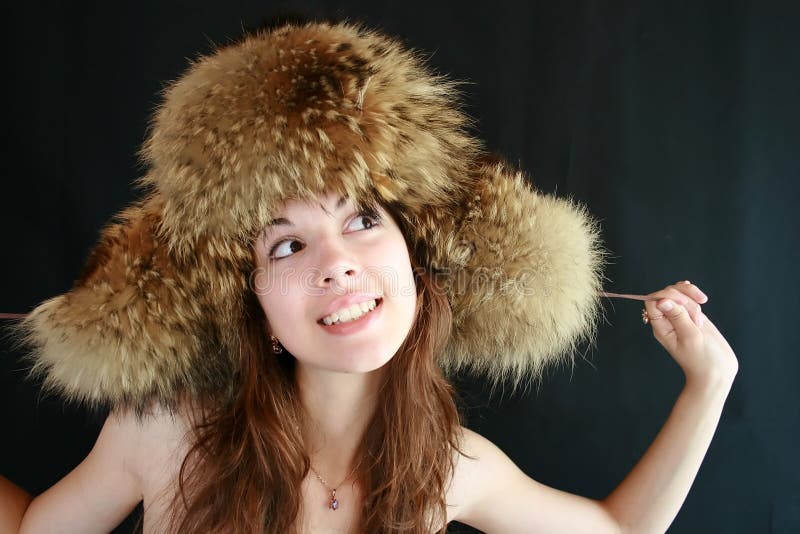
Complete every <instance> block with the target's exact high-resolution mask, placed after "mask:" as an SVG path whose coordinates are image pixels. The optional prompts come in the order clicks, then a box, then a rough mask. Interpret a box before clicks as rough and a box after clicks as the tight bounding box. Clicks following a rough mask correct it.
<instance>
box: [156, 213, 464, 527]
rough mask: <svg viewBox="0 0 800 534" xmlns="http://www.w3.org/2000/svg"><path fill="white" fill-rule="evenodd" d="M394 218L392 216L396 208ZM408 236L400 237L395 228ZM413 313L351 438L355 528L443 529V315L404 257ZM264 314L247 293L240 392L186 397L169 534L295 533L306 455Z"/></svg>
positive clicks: (449, 440) (446, 327)
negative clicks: (358, 494) (361, 427)
mask: <svg viewBox="0 0 800 534" xmlns="http://www.w3.org/2000/svg"><path fill="white" fill-rule="evenodd" d="M395 218H396V219H397V217H395ZM404 234H405V235H408V234H407V233H405V232H404ZM411 265H412V267H413V268H414V273H415V279H416V283H417V295H418V298H417V309H416V320H415V321H414V325H413V327H412V328H411V331H410V332H409V335H408V336H407V337H406V339H405V341H404V342H403V344H402V345H401V347H400V349H398V351H397V353H396V354H395V355H394V357H393V358H392V359H391V360H390V361H389V363H388V364H387V366H388V368H387V373H386V380H385V383H384V384H383V386H382V388H381V390H380V393H379V396H378V405H377V406H376V410H375V413H374V415H373V418H372V421H371V422H370V424H369V425H368V427H367V428H368V430H367V432H366V433H365V435H364V436H363V438H362V441H361V444H360V446H359V449H360V450H359V455H360V456H361V457H362V458H364V459H365V460H364V461H363V462H362V464H361V466H360V467H359V470H358V473H357V476H358V479H359V482H360V484H361V487H362V488H363V495H364V501H363V509H362V513H361V521H360V530H361V531H363V532H370V533H378V532H387V533H388V532H392V533H394V532H408V533H423V532H424V533H426V534H427V533H430V532H431V531H432V530H434V529H435V528H439V527H442V531H444V530H446V525H445V522H446V502H445V493H446V485H447V483H448V482H449V481H450V479H451V476H452V474H453V470H454V456H453V455H454V451H459V450H460V442H459V436H460V433H459V425H460V415H459V412H458V409H457V405H456V402H455V395H454V391H453V389H452V386H451V385H450V384H449V383H448V382H447V380H446V379H445V378H444V376H443V375H442V373H441V370H440V369H439V367H438V366H437V364H436V361H435V358H436V355H437V354H439V353H440V352H441V351H442V350H443V349H444V345H445V343H446V341H447V338H448V336H449V334H450V331H451V321H452V312H451V310H450V306H449V303H448V301H447V297H446V295H445V294H444V292H443V291H442V289H441V288H440V287H439V286H438V284H437V282H436V279H435V278H434V277H433V276H432V275H431V274H429V273H428V272H426V271H425V270H424V269H422V268H420V266H419V264H418V263H417V261H416V260H415V259H414V257H413V255H412V260H411ZM265 325H266V318H265V315H264V312H263V309H262V308H261V306H260V304H259V302H258V300H257V298H256V297H255V295H254V294H253V293H250V294H249V295H248V297H247V302H246V318H245V320H244V321H243V324H242V326H241V329H242V330H241V336H240V338H241V340H242V344H241V349H240V358H241V372H240V377H239V384H238V387H239V390H238V393H237V395H236V396H235V398H234V399H233V400H232V401H230V402H226V403H221V404H216V405H215V404H211V403H203V405H202V406H200V405H199V403H192V404H193V406H190V409H189V412H190V414H195V415H194V416H191V419H192V427H193V429H194V438H195V440H194V443H193V445H192V447H191V448H190V450H189V453H188V454H187V456H186V458H185V459H184V461H183V463H182V465H181V470H180V476H179V491H178V492H176V494H175V496H174V499H173V501H172V503H171V507H170V512H171V515H170V518H169V522H170V523H169V529H170V531H175V532H235V533H244V532H252V533H256V532H257V533H262V532H270V533H281V534H283V533H287V532H297V531H298V529H299V525H298V524H297V522H296V520H298V519H299V512H300V510H301V505H302V503H301V493H300V488H301V482H302V481H303V479H304V478H305V476H306V475H307V473H308V472H309V467H310V460H309V457H308V454H307V453H306V447H305V444H304V442H303V437H302V434H301V432H300V430H299V428H300V427H301V424H300V422H301V418H302V414H303V413H304V412H303V410H302V408H301V406H300V401H299V395H298V394H297V391H296V385H295V380H294V362H295V360H294V358H293V357H292V356H291V355H288V354H286V353H284V354H282V355H279V356H278V357H276V356H275V355H273V353H272V350H271V347H270V346H269V344H268V342H267V335H266V330H265Z"/></svg>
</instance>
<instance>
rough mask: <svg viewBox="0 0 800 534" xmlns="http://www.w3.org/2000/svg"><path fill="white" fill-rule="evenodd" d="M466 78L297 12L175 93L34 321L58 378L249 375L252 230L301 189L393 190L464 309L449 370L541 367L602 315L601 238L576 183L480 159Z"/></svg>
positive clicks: (141, 394)
mask: <svg viewBox="0 0 800 534" xmlns="http://www.w3.org/2000/svg"><path fill="white" fill-rule="evenodd" d="M468 127H469V119H468V118H467V117H466V116H465V115H464V114H463V113H462V112H461V111H460V109H459V107H458V105H457V99H456V92H455V87H454V84H453V83H452V82H450V81H448V80H446V79H444V78H442V77H441V76H437V75H434V74H432V73H431V72H430V70H429V69H428V68H427V67H426V66H425V64H424V62H423V61H422V60H421V59H420V58H419V57H418V56H417V55H416V54H414V53H413V52H411V51H408V50H406V49H405V48H404V47H403V46H402V45H401V44H400V43H399V42H398V41H396V40H393V39H390V38H387V37H386V36H383V35H381V34H379V33H375V32H373V31H369V30H366V29H364V28H362V27H359V26H355V25H351V24H336V25H329V24H321V23H312V24H307V25H303V26H292V25H289V26H284V27H282V28H279V29H277V30H273V31H270V32H266V33H262V34H259V35H256V36H251V37H248V38H246V39H245V40H244V41H242V42H240V43H237V44H235V45H231V46H228V47H224V48H221V49H219V50H217V51H216V52H215V53H213V54H212V55H210V56H208V57H203V58H201V59H198V60H197V61H195V62H194V63H193V64H192V65H191V67H190V68H189V69H188V71H187V72H186V74H185V75H184V76H183V77H181V78H180V79H179V80H178V81H177V82H175V83H173V84H172V85H171V86H170V87H169V88H168V89H167V91H166V92H165V97H164V101H163V103H162V105H161V106H160V108H159V110H158V111H157V113H156V114H155V117H154V120H153V123H152V128H151V132H150V135H149V137H148V139H147V141H146V143H145V146H144V148H143V151H142V154H143V157H144V159H145V161H146V163H147V165H148V172H147V174H146V176H144V178H142V180H141V182H142V184H143V185H144V186H145V190H146V194H145V195H144V197H143V199H142V200H141V201H139V202H137V203H136V204H134V205H133V206H131V207H129V208H127V209H126V210H124V211H123V212H122V213H121V214H120V215H119V216H118V217H117V219H116V220H115V221H113V222H112V223H111V224H109V225H108V226H107V227H106V228H105V229H104V230H103V232H102V235H101V238H100V241H99V243H98V245H97V246H96V247H95V249H94V250H93V252H92V254H91V256H90V258H89V260H88V262H87V265H86V267H85V269H84V273H83V274H82V276H81V277H80V279H79V280H78V281H77V282H76V283H75V285H74V287H73V288H72V289H71V290H70V291H69V292H67V293H66V294H63V295H60V296H57V297H55V298H52V299H50V300H48V301H46V302H44V303H42V304H40V305H39V306H38V307H37V308H36V309H35V310H33V312H32V313H31V314H29V315H28V317H27V318H26V319H25V320H24V321H23V322H22V323H21V324H20V327H21V330H20V332H21V334H22V336H23V339H24V341H26V342H27V343H28V344H29V345H30V346H31V347H32V348H33V351H32V354H31V357H32V361H33V370H34V372H35V373H38V374H40V375H41V376H42V377H43V379H44V384H45V386H46V387H47V388H49V389H51V390H54V391H57V392H58V393H60V394H62V395H64V396H65V397H66V398H68V399H71V400H75V401H79V402H82V403H86V404H88V405H92V406H99V405H109V404H111V405H115V404H123V405H130V406H135V407H139V408H141V407H142V406H144V405H145V404H146V403H148V402H149V401H151V400H158V401H160V402H163V403H166V404H171V402H172V401H173V400H174V398H175V396H176V394H177V392H178V391H188V392H189V393H191V394H203V393H208V392H214V393H222V394H231V393H233V392H234V391H235V388H236V386H235V377H236V372H237V361H236V358H235V356H234V355H235V354H236V350H235V347H236V346H237V343H238V338H237V336H238V335H239V329H238V328H237V327H236V325H238V324H239V323H240V322H241V321H242V320H243V313H244V301H245V299H244V297H245V294H246V292H247V291H249V286H248V277H249V275H250V273H251V270H252V269H253V265H252V245H253V240H254V239H255V237H256V235H257V234H258V233H259V231H260V230H261V229H262V228H264V226H265V225H266V224H267V222H269V221H270V220H271V219H272V218H274V216H275V215H276V214H277V209H279V206H280V204H281V203H282V202H283V201H284V200H287V199H291V198H300V197H308V196H312V195H315V194H318V193H321V192H323V191H334V192H339V193H341V194H347V195H348V196H350V197H352V198H361V199H370V200H373V201H377V202H380V203H383V204H391V205H393V206H394V207H395V208H396V211H397V212H399V213H400V216H401V217H402V219H403V221H402V222H403V223H404V224H403V227H404V228H406V229H407V233H408V234H410V235H406V239H407V242H408V243H409V244H410V246H411V251H412V253H413V254H415V257H416V259H417V260H418V261H419V262H420V264H421V265H423V266H424V267H426V268H429V269H431V270H435V272H436V273H437V274H438V275H439V276H440V280H442V281H443V282H444V286H445V287H446V289H447V295H448V298H449V302H450V305H451V307H452V309H453V313H454V323H453V331H452V334H451V338H450V340H449V343H448V345H447V347H446V349H445V351H444V353H443V354H442V355H441V356H440V364H441V366H442V368H443V369H445V370H446V371H448V372H449V371H453V370H457V369H469V370H473V371H478V372H482V373H485V374H486V375H487V376H489V377H490V378H491V379H493V380H499V379H502V378H506V377H511V378H512V379H514V380H519V379H521V378H524V377H530V376H538V374H539V373H540V372H541V370H542V369H543V368H544V366H545V365H546V364H547V363H548V362H552V361H555V360H558V359H560V358H563V357H565V356H568V355H570V354H572V352H573V351H574V349H575V348H576V347H577V345H578V343H580V342H581V341H583V340H586V339H591V338H592V337H593V335H594V331H595V328H596V323H597V318H598V312H599V306H598V304H599V301H598V296H597V291H598V290H599V289H600V285H601V284H600V277H601V267H602V261H603V256H604V253H603V250H602V248H601V245H600V241H599V239H598V228H597V225H596V224H595V222H594V221H593V220H592V219H591V217H590V216H589V215H588V213H587V212H586V210H585V209H584V208H583V207H582V206H580V205H578V204H576V203H575V202H573V201H570V200H566V199H559V198H555V197H553V196H550V195H545V194H541V193H539V192H537V191H535V190H534V189H533V188H532V187H531V186H530V185H529V184H528V182H527V181H526V179H525V178H524V177H523V176H521V175H520V174H519V173H518V172H516V171H514V170H512V169H509V168H507V167H506V166H504V165H502V164H496V163H494V164H488V163H481V161H482V159H481V151H480V144H479V142H478V141H477V140H476V139H474V138H473V137H472V136H471V135H470V134H469V133H468V130H467V129H468Z"/></svg>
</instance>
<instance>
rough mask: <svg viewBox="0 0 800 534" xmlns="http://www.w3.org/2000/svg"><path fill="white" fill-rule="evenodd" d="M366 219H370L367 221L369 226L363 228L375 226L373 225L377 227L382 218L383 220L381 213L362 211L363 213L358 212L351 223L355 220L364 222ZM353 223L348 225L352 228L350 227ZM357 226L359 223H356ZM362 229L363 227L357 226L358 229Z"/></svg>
mask: <svg viewBox="0 0 800 534" xmlns="http://www.w3.org/2000/svg"><path fill="white" fill-rule="evenodd" d="M364 219H366V220H367V221H369V222H368V223H367V226H366V228H363V229H364V230H369V229H370V228H373V227H375V226H378V224H379V223H380V220H381V216H380V215H379V214H377V213H375V212H366V211H362V212H361V213H359V214H358V215H357V216H356V217H355V218H354V219H353V220H352V221H351V225H352V223H354V222H358V221H362V222H363V221H364ZM351 225H348V228H350V227H351ZM356 226H358V225H356ZM360 229H361V228H356V231H358V230H360Z"/></svg>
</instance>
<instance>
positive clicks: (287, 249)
mask: <svg viewBox="0 0 800 534" xmlns="http://www.w3.org/2000/svg"><path fill="white" fill-rule="evenodd" d="M286 245H289V246H286ZM302 249H303V246H302V244H301V243H300V241H298V240H297V239H284V240H283V241H278V242H277V243H275V245H273V246H272V248H271V249H269V257H270V258H272V259H276V260H279V259H281V258H285V257H286V256H291V255H292V254H294V253H295V252H298V251H300V250H302Z"/></svg>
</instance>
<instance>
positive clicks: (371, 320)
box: [320, 299, 383, 335]
mask: <svg viewBox="0 0 800 534" xmlns="http://www.w3.org/2000/svg"><path fill="white" fill-rule="evenodd" d="M382 303H383V299H376V300H372V301H370V305H366V304H363V303H362V306H363V307H368V309H367V311H363V308H361V315H359V316H358V317H357V318H355V319H352V318H349V319H347V318H341V319H339V321H341V322H336V323H331V324H328V322H329V321H330V318H331V316H326V317H325V319H324V320H323V321H320V326H321V327H322V329H323V330H324V331H325V332H327V333H329V334H334V335H348V334H355V333H357V332H361V331H362V330H365V329H367V328H369V327H370V326H372V325H373V324H375V322H376V321H378V320H379V319H380V317H381V316H382V313H381V312H382V311H383V307H382V306H381V304H382ZM344 311H345V313H347V312H348V311H349V310H348V309H347V308H345V310H344ZM333 315H334V316H335V315H336V314H335V313H334V314H333Z"/></svg>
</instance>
